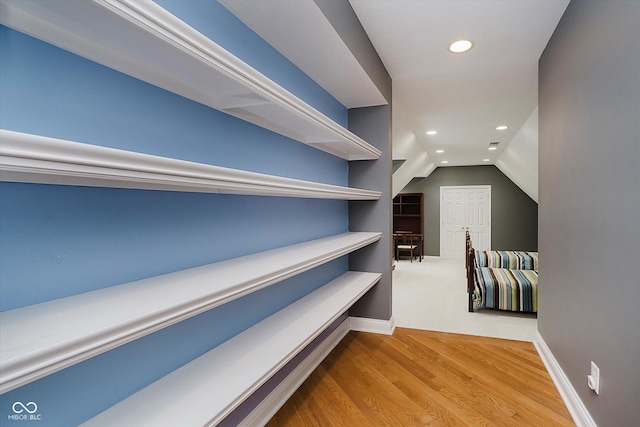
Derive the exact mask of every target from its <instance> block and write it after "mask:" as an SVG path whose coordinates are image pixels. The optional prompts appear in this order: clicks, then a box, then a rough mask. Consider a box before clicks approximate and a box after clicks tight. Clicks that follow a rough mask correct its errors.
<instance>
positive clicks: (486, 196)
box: [440, 185, 491, 259]
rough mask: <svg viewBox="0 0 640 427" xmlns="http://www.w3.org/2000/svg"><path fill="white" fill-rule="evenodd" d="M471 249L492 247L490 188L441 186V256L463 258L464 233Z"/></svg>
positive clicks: (485, 186) (480, 186) (486, 186)
mask: <svg viewBox="0 0 640 427" xmlns="http://www.w3.org/2000/svg"><path fill="white" fill-rule="evenodd" d="M467 228H468V229H469V233H470V234H471V241H472V242H473V247H474V248H476V249H478V250H485V249H490V248H491V186H490V185H472V186H463V187H457V186H456V187H449V186H442V187H440V256H441V257H442V258H449V259H463V258H464V255H465V254H464V248H465V243H464V232H465V230H466V229H467Z"/></svg>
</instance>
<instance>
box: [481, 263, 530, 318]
mask: <svg viewBox="0 0 640 427" xmlns="http://www.w3.org/2000/svg"><path fill="white" fill-rule="evenodd" d="M474 270H475V272H474V274H473V276H474V277H473V278H474V284H475V286H474V291H473V308H481V307H485V308H494V309H498V310H508V311H525V312H532V313H536V312H537V311H538V272H537V271H536V270H517V269H509V268H491V267H478V268H475V269H474Z"/></svg>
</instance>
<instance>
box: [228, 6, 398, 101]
mask: <svg viewBox="0 0 640 427" xmlns="http://www.w3.org/2000/svg"><path fill="white" fill-rule="evenodd" d="M219 2H220V3H221V4H222V5H223V6H225V7H226V8H227V9H229V11H231V12H232V13H233V14H234V15H236V17H238V19H240V20H241V21H242V22H243V23H244V24H245V25H247V26H248V27H249V28H251V29H252V30H253V31H255V32H256V33H257V34H258V35H259V36H260V37H262V38H263V39H264V40H265V41H267V43H269V44H270V45H271V46H273V47H274V48H275V49H277V50H278V51H279V52H280V53H281V54H282V55H283V56H285V57H286V58H287V59H289V60H290V61H291V62H293V63H294V64H295V65H296V66H297V67H298V68H300V69H301V70H302V71H304V73H305V74H307V75H308V76H309V77H311V78H312V79H313V80H314V81H315V82H316V83H318V84H319V85H320V86H321V87H322V88H324V89H325V90H326V91H327V92H329V93H330V94H331V95H332V96H333V97H334V98H336V99H337V100H338V101H339V102H340V103H341V104H342V105H344V106H345V107H347V108H357V107H368V106H373V105H385V104H387V103H388V102H387V100H386V99H385V97H384V95H383V94H382V93H381V91H380V90H379V89H378V87H377V86H376V84H375V83H374V81H373V80H372V78H371V77H370V76H369V75H368V74H367V71H366V70H365V67H363V66H362V65H361V64H360V63H359V62H358V59H357V58H356V57H355V56H354V53H353V52H352V51H351V50H350V48H349V46H348V45H347V43H346V42H345V41H344V40H343V39H342V38H341V36H340V35H339V34H338V32H337V31H336V29H335V28H334V27H333V26H332V23H331V22H329V19H328V18H327V17H326V16H325V14H324V12H323V11H322V10H321V9H320V7H319V6H318V4H317V2H316V1H313V0H270V1H260V2H258V1H254V0H219ZM328 6H331V4H329V5H328ZM345 76H348V78H345Z"/></svg>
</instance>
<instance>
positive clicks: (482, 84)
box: [220, 0, 569, 200]
mask: <svg viewBox="0 0 640 427" xmlns="http://www.w3.org/2000/svg"><path fill="white" fill-rule="evenodd" d="M322 1H324V0H315V1H314V0H268V1H260V2H257V1H253V0H220V2H221V3H222V4H223V5H225V6H226V7H227V8H228V9H229V10H230V11H232V12H233V13H234V14H236V16H238V17H239V18H240V19H241V20H242V21H243V22H244V23H245V24H247V25H248V26H249V27H251V28H252V29H253V30H254V31H256V33H258V34H259V35H260V36H261V37H262V38H264V39H265V40H266V41H267V42H269V43H270V44H271V45H272V46H274V47H275V48H276V49H278V50H279V51H280V52H281V53H282V54H283V55H284V56H286V57H287V58H289V60H291V61H292V62H293V63H295V64H296V65H298V67H300V68H301V69H302V70H303V71H305V72H306V73H307V74H308V75H310V76H311V77H312V78H313V79H314V80H316V82H318V83H319V84H320V85H321V86H322V87H324V88H325V89H326V90H327V91H328V92H329V93H331V94H332V95H334V97H335V98H336V99H338V100H339V101H340V102H341V103H342V104H344V105H345V106H347V107H349V108H351V107H361V106H370V105H381V104H384V103H385V102H386V101H385V100H384V98H383V97H382V95H381V94H380V92H379V91H378V90H377V88H376V86H375V84H373V82H372V81H371V79H370V78H369V76H368V75H367V73H366V72H365V71H364V69H363V67H362V66H361V65H360V63H359V62H358V60H357V59H356V57H355V56H354V55H353V54H352V52H351V51H350V50H349V48H348V47H347V45H346V44H345V42H344V40H343V39H342V38H341V37H340V36H339V35H338V33H337V32H336V30H335V29H334V27H333V26H332V23H331V22H330V21H329V19H328V18H327V17H326V16H325V15H324V14H323V12H322V11H321V10H320V8H319V7H318V3H321V2H322ZM334 1H335V0H334ZM345 1H346V0H345ZM349 3H350V5H351V7H352V8H353V10H354V11H355V14H356V16H357V18H358V20H359V21H360V23H361V25H362V28H364V31H365V32H366V34H367V35H368V37H369V39H370V41H371V43H372V44H373V47H374V48H375V50H376V51H377V53H378V55H379V56H380V58H381V59H382V62H383V64H384V66H385V67H386V69H387V71H388V73H389V75H390V76H391V78H392V81H393V104H392V105H393V128H394V131H393V148H394V156H396V157H397V158H398V159H402V160H405V162H404V164H403V165H402V166H401V167H399V168H398V169H397V170H396V172H395V173H394V193H397V192H398V191H400V190H401V189H402V187H404V185H406V184H407V183H408V182H409V181H410V180H411V179H412V178H413V177H416V176H418V177H419V176H427V175H428V174H430V173H431V172H432V171H433V170H434V169H435V168H436V167H447V166H466V165H486V164H494V165H496V166H497V167H498V168H500V169H501V170H502V171H503V172H504V173H505V174H506V175H507V176H509V178H511V179H512V180H513V181H514V182H515V183H516V184H518V185H519V186H520V187H521V188H522V189H523V190H524V191H525V192H526V193H527V194H529V196H531V197H532V198H533V199H534V200H537V191H538V189H537V103H538V100H537V80H538V76H537V71H538V59H539V57H540V55H541V54H542V51H543V50H544V48H545V46H546V44H547V42H548V40H549V38H550V37H551V34H552V33H553V31H554V29H555V27H556V25H557V24H558V22H559V20H560V18H561V16H562V14H563V13H564V10H565V9H566V7H567V5H568V3H569V0H349ZM458 39H468V40H471V41H472V42H473V48H472V49H471V50H470V51H468V52H467V53H458V54H454V53H451V52H449V50H448V46H449V44H450V43H452V42H453V41H456V40H458ZM345 73H346V74H345ZM345 75H349V79H348V80H347V79H345V78H344V76H345ZM500 125H504V126H508V128H507V129H506V130H497V129H496V127H497V126H500ZM427 131H437V134H436V135H427ZM496 143H497V144H496ZM490 146H493V147H495V148H496V149H495V150H489V147H490ZM445 162H446V163H445Z"/></svg>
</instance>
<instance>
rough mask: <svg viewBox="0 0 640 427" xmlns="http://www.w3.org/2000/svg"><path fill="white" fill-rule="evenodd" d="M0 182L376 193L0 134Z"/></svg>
mask: <svg viewBox="0 0 640 427" xmlns="http://www.w3.org/2000/svg"><path fill="white" fill-rule="evenodd" d="M0 180H1V181H12V182H31V183H40V184H60V185H83V186H97V187H114V188H138V189H146V190H168V191H189V192H206V193H225V194H251V195H261V196H283V197H306V198H321V199H338V200H377V199H379V198H380V192H379V191H373V190H363V189H358V188H349V187H341V186H338V185H330V184H322V183H317V182H311V181H303V180H299V179H292V178H283V177H279V176H273V175H266V174H261V173H255V172H247V171H242V170H237V169H231V168H224V167H220V166H212V165H206V164H202V163H195V162H189V161H185V160H176V159H171V158H167V157H160V156H154V155H150V154H142V153H135V152H131V151H126V150H119V149H115V148H108V147H100V146H96V145H90V144H84V143H80V142H73V141H67V140H62V139H56V138H48V137H44V136H39V135H32V134H26V133H21V132H14V131H10V130H5V129H0Z"/></svg>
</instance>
